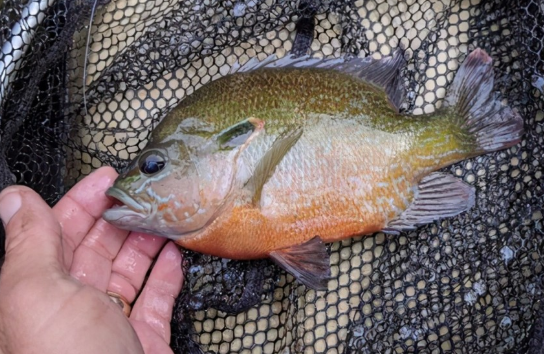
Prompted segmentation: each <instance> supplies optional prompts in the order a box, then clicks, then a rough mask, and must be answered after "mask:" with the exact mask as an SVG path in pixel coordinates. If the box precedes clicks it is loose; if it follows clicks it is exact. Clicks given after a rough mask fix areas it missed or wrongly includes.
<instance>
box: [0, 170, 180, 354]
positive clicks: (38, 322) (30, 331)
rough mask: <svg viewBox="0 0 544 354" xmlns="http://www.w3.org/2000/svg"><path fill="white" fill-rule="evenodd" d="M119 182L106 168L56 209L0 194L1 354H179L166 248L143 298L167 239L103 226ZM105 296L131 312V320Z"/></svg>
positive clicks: (171, 261)
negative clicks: (0, 225)
mask: <svg viewBox="0 0 544 354" xmlns="http://www.w3.org/2000/svg"><path fill="white" fill-rule="evenodd" d="M116 176H117V173H116V172H115V171H114V170H113V169H111V168H108V167H105V168H101V169H99V170H97V171H95V172H94V173H92V174H91V175H89V176H88V177H86V178H85V179H83V180H82V181H81V182H80V183H78V184H77V185H76V186H74V187H73V188H72V189H71V190H70V191H69V192H68V193H67V194H66V196H64V197H63V198H62V199H61V200H60V201H59V202H58V203H57V204H56V205H55V207H54V208H53V209H51V208H49V206H48V205H47V204H46V203H45V202H44V201H43V200H42V199H41V198H40V197H39V195H38V194H36V193H35V192H33V191H32V190H31V189H29V188H26V187H21V186H14V187H9V188H6V189H5V190H4V191H2V193H0V217H1V218H2V220H3V222H4V227H5V230H6V257H5V262H4V265H3V267H2V271H1V273H0V353H3V354H8V353H18V354H24V353H43V354H48V353H55V354H61V353H82V354H87V353H93V354H94V353H100V354H101V353H108V354H117V353H131V354H135V353H146V354H147V353H153V354H156V353H157V354H163V353H172V350H171V349H170V347H169V341H170V320H171V316H172V310H173V305H174V300H175V298H176V297H177V295H178V294H179V292H180V290H181V285H182V278H183V273H182V270H181V254H180V252H179V250H178V249H177V248H176V246H175V245H174V244H173V243H172V242H169V243H168V244H167V245H166V246H164V248H163V249H162V252H161V253H160V255H159V257H158V259H157V262H156V264H155V266H154V268H153V270H152V271H151V274H150V275H149V278H148V279H147V282H146V284H145V287H144V288H143V290H142V292H141V293H140V289H141V288H142V284H143V282H144V278H145V276H146V273H147V271H148V269H149V267H150V266H151V263H152V260H153V258H155V257H156V255H157V253H159V251H160V250H161V248H162V247H163V245H164V244H165V243H166V241H167V240H166V239H164V238H162V237H153V236H150V235H145V234H142V233H128V232H126V231H123V230H119V229H117V228H115V227H113V226H112V225H110V224H108V223H106V222H105V221H104V220H103V219H101V214H102V212H103V211H104V210H105V209H107V208H109V207H110V206H111V205H112V204H113V201H112V200H110V199H109V198H107V197H106V195H105V194H104V192H105V191H106V189H107V188H108V187H110V186H111V185H112V184H113V181H114V179H115V178H116ZM106 291H112V292H114V293H117V294H119V295H121V296H123V297H124V298H125V299H127V300H128V302H129V303H132V302H133V301H134V300H135V299H136V297H137V296H138V299H137V300H136V302H135V304H134V307H133V309H132V313H131V314H130V317H129V318H127V317H126V316H125V315H124V314H123V311H122V310H121V308H120V307H119V306H118V305H116V304H114V303H113V302H112V301H111V299H110V297H109V296H108V295H107V294H106Z"/></svg>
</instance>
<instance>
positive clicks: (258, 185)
mask: <svg viewBox="0 0 544 354" xmlns="http://www.w3.org/2000/svg"><path fill="white" fill-rule="evenodd" d="M302 132H303V130H302V128H301V127H298V128H296V129H290V130H287V131H286V132H285V133H283V134H281V135H280V136H279V137H278V138H277V139H276V140H275V141H274V143H273V144H272V146H271V147H270V149H269V150H268V151H267V152H266V153H265V154H264V156H263V157H262V158H261V160H260V161H259V163H258V164H257V166H256V167H255V171H254V172H253V175H252V176H251V178H250V179H249V180H248V182H247V183H246V186H247V188H249V190H250V192H251V194H252V202H253V205H258V203H259V201H260V199H261V193H262V190H263V186H264V184H265V183H266V182H267V181H268V179H269V178H270V177H271V176H272V174H273V173H274V169H275V168H276V166H277V165H278V164H279V163H280V162H281V160H282V159H283V158H284V156H285V155H286V154H287V153H288V152H289V150H291V148H292V147H293V146H294V145H295V144H296V143H297V141H298V140H299V139H300V137H301V136H302Z"/></svg>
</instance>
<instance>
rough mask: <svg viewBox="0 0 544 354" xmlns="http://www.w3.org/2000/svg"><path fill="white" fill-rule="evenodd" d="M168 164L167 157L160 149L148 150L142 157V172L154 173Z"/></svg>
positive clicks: (140, 165) (146, 173) (140, 163)
mask: <svg viewBox="0 0 544 354" xmlns="http://www.w3.org/2000/svg"><path fill="white" fill-rule="evenodd" d="M164 166H166V159H165V158H164V155H163V154H161V153H160V152H159V151H148V152H146V153H145V154H143V155H142V157H140V160H139V168H140V172H142V173H143V174H145V175H154V174H155V173H157V172H160V171H161V170H162V169H163V168H164Z"/></svg>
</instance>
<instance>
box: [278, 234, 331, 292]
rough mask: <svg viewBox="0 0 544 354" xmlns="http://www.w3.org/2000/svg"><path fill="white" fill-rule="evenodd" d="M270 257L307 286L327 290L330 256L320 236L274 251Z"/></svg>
mask: <svg viewBox="0 0 544 354" xmlns="http://www.w3.org/2000/svg"><path fill="white" fill-rule="evenodd" d="M270 258H272V260H274V262H276V264H278V265H279V266H280V267H281V268H283V269H285V270H286V271H288V272H289V273H291V274H292V275H293V276H294V277H295V278H296V279H297V280H299V281H300V282H301V283H302V284H304V285H306V286H307V287H310V288H312V289H314V290H327V284H328V281H329V279H330V277H331V268H330V260H329V258H330V257H329V254H328V253H327V249H326V248H325V244H324V243H323V241H322V240H321V238H320V237H319V236H316V237H314V238H313V239H311V240H310V241H307V242H305V243H303V244H300V245H296V246H292V247H288V248H283V249H280V250H276V251H272V252H271V253H270Z"/></svg>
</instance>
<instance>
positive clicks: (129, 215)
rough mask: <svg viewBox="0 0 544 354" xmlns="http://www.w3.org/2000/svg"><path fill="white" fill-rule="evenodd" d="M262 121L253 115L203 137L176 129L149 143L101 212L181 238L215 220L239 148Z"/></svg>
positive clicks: (126, 224) (125, 225)
mask: <svg viewBox="0 0 544 354" xmlns="http://www.w3.org/2000/svg"><path fill="white" fill-rule="evenodd" d="M263 126H264V123H263V122H262V121H261V120H258V119H255V118H250V119H247V120H245V121H243V122H241V123H239V124H236V125H234V126H232V127H229V128H227V129H225V130H224V131H221V132H219V133H218V134H214V135H213V136H212V137H211V138H209V137H208V138H202V137H195V136H194V135H193V136H188V135H183V134H181V135H180V134H178V135H177V136H176V138H175V139H170V140H166V141H163V142H161V143H158V144H152V145H151V146H149V147H146V148H145V149H144V150H143V151H142V152H141V153H140V154H139V155H138V157H137V158H136V159H134V160H133V161H132V163H131V164H130V165H129V167H128V168H127V170H126V172H124V173H122V174H120V175H119V176H118V178H117V179H116V180H115V182H114V184H113V186H112V187H111V188H109V189H108V191H107V192H106V194H107V195H108V196H111V197H113V198H115V199H117V200H118V201H119V202H120V203H121V204H122V205H114V206H113V207H112V208H110V209H108V210H106V211H105V212H104V214H103V218H104V220H106V221H107V222H109V223H111V224H113V225H115V226H117V227H118V228H120V229H125V230H130V231H140V232H145V233H149V234H153V235H158V236H163V237H168V238H170V239H173V240H177V239H179V238H180V237H183V236H187V235H193V234H195V233H197V232H198V231H199V230H201V229H203V228H204V227H205V226H206V225H208V224H209V223H211V222H212V221H213V220H214V219H215V218H216V217H217V216H218V215H219V214H220V211H221V209H222V206H224V205H225V203H226V201H227V200H228V199H229V196H230V194H231V191H232V190H233V185H234V180H235V176H236V170H237V159H238V156H239V155H240V153H241V151H243V149H244V148H245V147H247V145H248V144H249V143H250V141H251V140H252V139H253V138H254V137H255V136H256V135H258V134H259V133H260V131H261V130H262V129H263Z"/></svg>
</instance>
